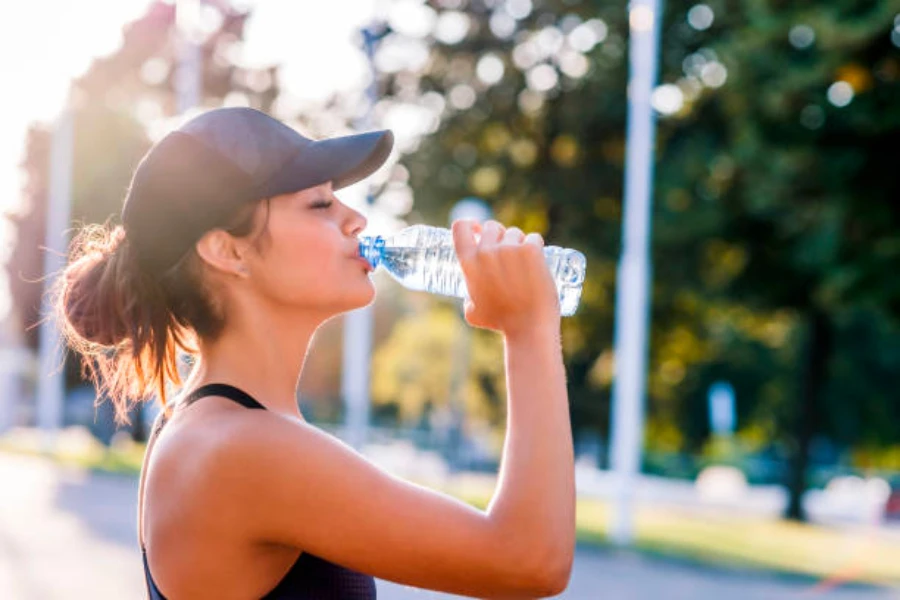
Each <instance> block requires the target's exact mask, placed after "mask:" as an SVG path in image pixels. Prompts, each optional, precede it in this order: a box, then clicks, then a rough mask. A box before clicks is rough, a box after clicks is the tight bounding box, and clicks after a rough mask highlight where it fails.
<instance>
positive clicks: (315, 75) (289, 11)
mask: <svg viewBox="0 0 900 600" xmlns="http://www.w3.org/2000/svg"><path fill="white" fill-rule="evenodd" d="M379 1H380V0H329V1H328V2H318V1H316V2H312V1H298V0H234V1H233V4H234V5H236V6H241V7H247V8H252V9H253V14H252V16H251V18H250V20H249V21H248V23H247V30H246V35H245V44H244V49H243V52H242V55H241V58H240V60H241V61H242V62H244V63H246V64H247V66H252V65H269V64H273V63H278V64H280V65H282V68H281V73H280V75H281V84H282V86H283V88H284V89H287V90H288V91H290V93H291V94H292V95H293V96H295V97H297V98H299V99H301V100H304V99H308V100H315V99H324V98H325V97H327V96H328V95H329V94H331V93H333V92H336V91H342V90H358V89H360V87H362V86H364V85H365V80H366V77H367V66H366V62H365V57H364V55H363V53H362V52H361V51H360V49H359V48H358V47H357V46H356V40H355V36H356V34H357V32H358V31H359V28H360V27H362V26H364V25H365V24H366V23H368V22H369V21H370V20H371V19H372V17H373V15H374V14H375V11H376V10H383V7H384V6H385V5H384V3H383V2H382V3H381V4H378V3H379ZM149 4H150V0H78V1H77V2H76V1H72V0H28V1H26V2H15V3H10V6H8V7H5V8H4V10H5V11H6V14H7V17H8V20H7V24H8V26H7V28H6V31H5V32H4V35H3V36H0V70H2V72H3V75H4V82H5V84H6V85H12V86H15V88H18V89H16V91H15V93H11V94H5V95H4V98H3V110H2V111H0V214H2V213H5V212H9V211H12V210H15V209H16V207H17V206H18V203H19V196H20V189H21V186H22V180H21V177H20V173H19V167H18V165H19V163H20V161H21V158H22V152H23V144H24V134H25V132H26V130H27V128H28V125H29V123H31V122H34V121H44V122H52V121H53V120H54V119H55V118H56V116H57V115H58V113H59V110H60V108H61V106H62V102H63V99H64V96H65V93H66V90H67V88H68V85H69V82H70V81H71V80H72V78H73V77H77V76H79V75H81V74H82V73H84V72H85V70H86V69H87V68H88V67H89V66H90V63H91V60H92V59H93V58H95V57H98V56H103V55H106V54H110V53H112V52H115V51H116V49H117V48H118V46H119V44H120V43H121V28H122V26H123V25H124V24H125V23H127V22H129V21H131V20H134V19H135V18H138V17H139V16H140V15H142V14H143V13H144V11H145V10H146V8H147V6H148V5H149ZM73 24H75V25H74V26H73ZM323 56H327V57H328V60H322V59H321V57H323ZM310 57H315V58H314V59H312V60H311V59H310ZM351 194H352V192H351ZM11 234H12V232H11V230H10V229H9V226H8V225H7V224H6V223H5V220H3V219H0V263H2V262H5V260H6V258H7V257H8V253H9V251H10V246H11V243H12V237H11ZM3 276H5V274H3V272H2V270H0V277H3ZM8 309H9V298H8V292H7V285H6V282H5V281H0V319H2V318H3V317H4V316H5V315H6V314H7V311H8Z"/></svg>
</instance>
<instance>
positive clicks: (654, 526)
mask: <svg viewBox="0 0 900 600" xmlns="http://www.w3.org/2000/svg"><path fill="white" fill-rule="evenodd" d="M58 448H60V450H59V451H58V452H56V453H54V454H52V455H50V458H52V459H54V460H55V461H57V462H59V463H61V464H64V465H70V466H74V467H78V468H83V469H89V470H92V471H100V472H112V473H121V474H128V475H134V474H137V473H139V472H140V468H141V459H142V457H143V452H144V447H143V445H140V444H133V443H130V442H125V443H121V444H118V445H116V447H114V448H113V449H107V448H105V447H104V446H103V445H101V444H99V443H96V441H93V443H92V438H91V440H86V439H84V438H77V436H76V439H69V440H61V443H60V444H59V445H58ZM0 451H6V452H16V453H20V454H30V455H44V453H43V452H42V451H41V448H40V443H39V438H37V437H36V436H35V435H34V434H33V433H31V434H29V435H18V436H17V435H14V434H13V435H7V436H5V437H0ZM45 456H46V455H45ZM431 487H438V486H431ZM440 489H441V491H443V492H445V493H448V494H451V495H453V496H455V497H457V498H459V499H461V500H463V501H464V502H467V503H468V504H471V505H473V506H476V507H478V508H481V509H485V508H486V507H487V505H488V503H489V502H490V498H491V492H492V490H491V489H490V488H489V486H485V485H484V483H483V482H482V483H480V484H473V483H466V482H464V481H460V482H458V483H457V484H456V485H451V486H445V487H442V488H440ZM610 519H611V509H610V507H609V506H608V505H607V504H606V503H605V502H603V501H599V500H594V499H587V498H582V499H579V500H578V504H577V532H578V541H579V543H581V544H583V545H588V546H598V547H604V548H608V547H610V542H609V539H608V535H607V534H608V527H607V525H608V523H609V522H610ZM635 521H636V523H635V527H636V542H635V548H636V549H638V550H640V551H643V552H649V553H652V554H656V555H663V556H668V557H674V558H678V559H686V560H689V561H691V562H696V563H703V564H712V565H717V566H727V567H730V568H734V567H737V568H744V569H746V568H751V569H761V570H765V571H771V572H776V573H782V574H792V575H802V576H805V577H810V578H815V579H820V580H822V583H821V584H820V585H821V586H822V587H825V588H827V587H830V586H832V585H838V584H842V583H845V582H857V583H867V584H876V585H890V586H900V540H897V541H895V540H888V539H884V538H883V537H878V536H877V535H874V534H872V535H868V534H863V533H860V532H859V530H858V529H855V530H852V531H851V530H848V531H841V530H839V529H835V528H829V527H823V526H819V525H810V524H801V523H793V522H789V521H783V520H779V519H771V518H762V517H742V516H738V515H735V514H733V513H709V512H704V513H702V514H700V513H695V512H691V511H689V510H686V509H681V510H679V509H674V508H660V507H653V508H649V507H639V508H638V509H637V511H636V514H635Z"/></svg>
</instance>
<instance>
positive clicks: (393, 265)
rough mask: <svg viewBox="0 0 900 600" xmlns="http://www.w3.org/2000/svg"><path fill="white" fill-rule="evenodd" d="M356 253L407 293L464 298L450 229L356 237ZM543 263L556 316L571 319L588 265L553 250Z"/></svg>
mask: <svg viewBox="0 0 900 600" xmlns="http://www.w3.org/2000/svg"><path fill="white" fill-rule="evenodd" d="M359 253H360V255H361V256H362V257H363V258H365V259H366V260H367V261H369V264H370V265H372V268H373V269H377V268H378V267H379V265H380V266H382V267H384V268H385V269H386V270H387V272H388V273H390V274H391V276H392V277H393V278H394V279H396V280H397V281H399V282H400V283H401V284H403V285H404V286H405V287H407V288H409V289H411V290H417V291H421V292H431V293H432V294H441V295H444V296H453V297H456V298H465V297H466V296H467V295H468V294H467V290H466V280H465V278H464V277H463V272H462V269H461V268H460V266H459V261H457V259H456V249H455V248H454V246H453V233H452V232H451V231H450V230H449V229H444V228H442V227H429V226H427V225H413V226H412V227H407V228H406V229H403V230H401V231H399V232H397V233H395V234H394V235H391V236H389V237H387V238H384V237H381V236H378V237H361V238H360V242H359ZM544 258H545V259H546V261H547V266H548V267H549V268H550V274H551V275H552V276H553V281H554V282H555V283H556V289H557V292H558V293H559V307H560V314H562V316H564V317H568V316H571V315H573V314H575V310H576V309H577V308H578V302H579V300H581V285H582V283H584V274H585V268H586V266H587V260H586V259H585V258H584V255H583V254H582V253H581V252H578V251H577V250H569V249H566V248H559V247H557V246H545V247H544Z"/></svg>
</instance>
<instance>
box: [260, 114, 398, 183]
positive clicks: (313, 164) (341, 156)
mask: <svg viewBox="0 0 900 600" xmlns="http://www.w3.org/2000/svg"><path fill="white" fill-rule="evenodd" d="M393 146H394V134H393V133H392V132H391V131H389V130H382V131H372V132H368V133H360V134H356V135H348V136H344V137H337V138H329V139H324V140H319V141H315V142H312V143H310V144H308V145H306V146H305V147H304V148H303V149H302V150H301V151H299V152H298V154H297V157H296V158H294V159H293V160H291V161H288V164H286V165H285V166H284V167H283V168H281V169H280V170H279V172H278V173H276V174H275V176H274V177H273V178H272V179H271V180H270V181H269V182H268V185H267V186H266V188H267V190H266V192H267V193H266V194H265V195H268V196H277V195H279V194H288V193H292V192H296V191H299V190H302V189H306V188H310V187H314V186H317V185H322V184H323V183H327V182H329V181H330V182H332V186H333V188H334V189H335V190H339V189H341V188H344V187H347V186H348V185H352V184H354V183H356V182H358V181H361V180H363V179H365V178H366V177H368V176H369V175H371V174H372V173H374V172H375V171H377V170H378V168H379V167H381V166H382V165H383V164H384V163H385V161H386V160H387V158H388V156H390V154H391V149H392V148H393Z"/></svg>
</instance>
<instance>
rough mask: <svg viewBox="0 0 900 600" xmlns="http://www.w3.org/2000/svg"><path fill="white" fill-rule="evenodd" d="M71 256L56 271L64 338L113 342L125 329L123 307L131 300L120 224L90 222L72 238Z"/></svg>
mask: <svg viewBox="0 0 900 600" xmlns="http://www.w3.org/2000/svg"><path fill="white" fill-rule="evenodd" d="M76 242H77V243H76V244H75V245H74V248H75V255H76V256H77V257H73V258H74V260H73V261H72V263H70V264H69V265H68V266H67V267H66V269H65V271H64V272H63V275H62V278H61V279H62V281H61V286H62V288H61V294H60V296H61V300H62V301H61V302H60V303H59V307H60V309H61V312H62V313H63V314H62V316H63V317H64V319H63V321H64V325H65V326H67V328H68V330H69V331H67V332H66V333H68V334H69V335H67V337H68V338H69V341H70V343H71V342H73V341H77V340H73V339H72V335H71V334H72V333H74V334H75V335H76V336H77V337H78V338H81V340H83V341H84V342H87V343H90V344H99V345H101V346H116V345H118V344H120V343H122V342H123V341H125V340H126V339H127V338H128V337H129V335H130V331H129V327H128V325H127V323H128V321H127V319H126V318H125V317H126V316H127V313H128V312H129V310H130V309H131V308H133V306H134V301H135V298H134V297H133V296H134V291H133V289H134V288H133V287H131V285H130V284H131V282H132V280H133V278H135V277H137V276H138V274H137V273H135V272H134V271H133V270H131V269H130V268H129V265H128V263H129V262H130V259H129V256H128V254H129V251H128V250H129V249H128V244H127V241H126V240H125V234H124V231H123V230H122V228H121V227H116V228H115V229H112V230H109V229H106V228H102V229H101V228H96V229H91V230H89V231H86V232H85V235H83V236H82V237H81V239H79V240H76Z"/></svg>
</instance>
